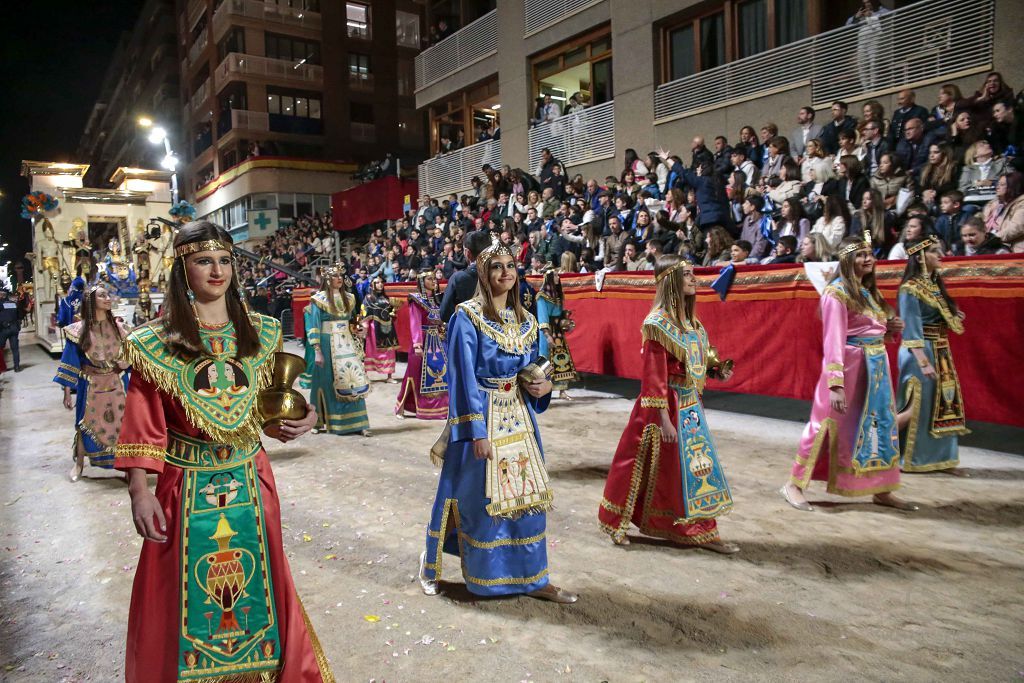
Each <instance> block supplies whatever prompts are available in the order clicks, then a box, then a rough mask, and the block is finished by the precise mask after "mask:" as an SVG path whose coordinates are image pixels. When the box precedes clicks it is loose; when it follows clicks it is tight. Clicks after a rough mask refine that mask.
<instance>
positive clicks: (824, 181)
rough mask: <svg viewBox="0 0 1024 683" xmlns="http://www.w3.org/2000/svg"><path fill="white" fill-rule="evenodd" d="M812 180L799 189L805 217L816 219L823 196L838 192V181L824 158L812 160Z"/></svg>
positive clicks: (819, 212)
mask: <svg viewBox="0 0 1024 683" xmlns="http://www.w3.org/2000/svg"><path fill="white" fill-rule="evenodd" d="M813 174H814V180H813V181H812V182H809V183H805V184H804V186H803V188H802V189H801V191H800V196H801V197H802V199H803V204H804V211H806V212H807V217H808V218H812V219H817V218H818V217H820V216H821V213H822V210H823V207H824V204H825V198H826V197H828V196H830V195H837V196H838V193H839V182H838V181H837V180H836V176H835V173H834V172H833V171H832V164H831V163H829V162H828V161H827V160H825V159H818V160H817V161H815V162H814V172H813Z"/></svg>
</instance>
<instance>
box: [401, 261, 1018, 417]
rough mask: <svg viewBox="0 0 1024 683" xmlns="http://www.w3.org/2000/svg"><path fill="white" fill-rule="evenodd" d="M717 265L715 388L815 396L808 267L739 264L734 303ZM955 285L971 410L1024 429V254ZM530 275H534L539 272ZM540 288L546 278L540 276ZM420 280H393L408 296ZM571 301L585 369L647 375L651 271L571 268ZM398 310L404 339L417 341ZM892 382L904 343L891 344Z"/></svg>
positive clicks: (953, 339) (892, 267) (894, 266)
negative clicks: (596, 272)
mask: <svg viewBox="0 0 1024 683" xmlns="http://www.w3.org/2000/svg"><path fill="white" fill-rule="evenodd" d="M903 268H904V263H903V262H892V263H886V262H883V263H880V264H879V265H878V268H877V279H878V283H879V289H880V290H881V291H882V294H883V295H884V296H885V298H886V299H887V300H888V301H889V302H890V304H893V305H894V306H895V304H896V294H897V290H898V288H899V283H900V280H901V278H902V276H903ZM716 275H717V269H716V268H698V269H697V276H698V279H699V281H700V288H699V290H698V291H699V293H698V305H697V315H698V317H699V318H700V319H701V321H702V322H703V323H704V325H705V327H706V328H707V330H708V335H709V337H710V339H711V342H712V343H713V344H714V345H715V346H716V347H717V348H718V349H719V351H720V352H721V355H722V357H723V358H732V359H734V360H735V361H736V372H735V374H734V375H733V378H732V379H731V380H730V381H729V382H716V381H711V382H710V383H709V388H712V389H720V390H723V391H734V392H739V393H749V394H763V395H767V396H781V397H786V398H797V399H803V400H808V401H809V400H810V399H811V396H812V394H813V391H814V386H815V383H816V382H817V380H818V374H819V373H820V371H821V319H820V318H819V316H818V299H819V297H818V293H817V292H816V291H815V289H814V286H813V285H812V284H811V282H810V280H808V279H807V276H806V275H805V274H804V270H803V267H802V266H740V267H739V268H737V273H736V279H735V281H734V282H733V285H732V288H731V289H730V290H729V296H728V299H727V300H726V301H720V300H719V298H718V295H717V294H716V293H715V292H714V291H712V290H711V289H709V285H710V284H711V282H712V280H714V278H715V276H716ZM943 277H944V278H945V281H946V286H947V289H948V290H949V292H950V294H951V295H952V296H953V297H954V298H955V299H956V301H957V303H958V304H959V306H960V308H961V309H962V310H963V311H964V313H966V314H967V319H966V321H965V327H966V330H965V332H964V334H963V335H951V336H950V346H951V348H952V350H953V355H954V358H955V359H956V365H957V371H958V372H959V374H960V381H961V384H962V386H963V393H964V402H965V404H966V408H967V417H968V418H969V419H972V420H983V421H986V422H996V423H1000V424H1007V425H1013V426H1017V427H1024V411H1021V410H1020V406H1022V405H1024V383H1022V382H1020V381H1019V380H1018V378H1019V377H1021V376H1024V359H1022V358H1021V356H1020V353H1019V349H1020V345H1021V340H1022V339H1024V257H1021V256H1017V255H1007V256H989V257H975V258H970V259H962V258H949V259H945V260H944V262H943ZM531 280H532V279H531ZM533 284H534V286H535V287H536V286H537V285H539V282H533ZM412 287H413V285H410V284H396V285H388V289H387V291H388V294H389V295H390V296H391V297H392V298H393V299H394V300H395V301H396V304H397V303H398V302H399V301H404V299H405V295H406V294H407V293H408V292H409V291H411V290H412ZM562 288H563V290H564V292H565V298H566V308H567V309H569V310H571V311H572V312H573V319H574V320H575V321H576V329H575V331H573V332H572V333H570V334H569V335H568V336H567V340H568V342H569V348H570V349H571V351H572V355H573V359H574V360H575V361H576V367H577V368H579V369H580V370H582V371H584V372H592V373H597V374H604V375H617V376H620V377H629V378H633V379H637V378H639V377H640V370H641V366H640V346H641V339H640V324H641V323H642V322H643V319H644V317H645V316H646V315H647V313H648V311H649V310H650V307H651V301H652V300H653V298H654V277H653V273H649V272H648V273H613V274H609V275H608V276H607V277H606V278H605V282H604V286H603V288H602V291H600V292H598V291H597V290H596V288H595V287H594V276H593V275H564V276H562ZM404 308H405V306H404V305H403V306H402V308H401V309H400V310H399V313H398V315H399V323H398V324H399V327H398V329H399V339H400V340H401V342H402V348H403V349H405V348H407V345H408V341H409V336H408V335H409V333H408V329H406V328H407V327H408V321H407V317H406V316H405V311H404ZM888 348H889V354H890V360H891V362H892V368H893V375H894V380H895V379H896V377H895V375H896V368H897V365H896V352H897V350H898V345H896V344H892V345H889V347H888Z"/></svg>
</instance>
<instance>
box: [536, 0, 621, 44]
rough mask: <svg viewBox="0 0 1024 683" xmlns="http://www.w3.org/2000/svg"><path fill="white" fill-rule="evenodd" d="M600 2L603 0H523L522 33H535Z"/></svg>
mask: <svg viewBox="0 0 1024 683" xmlns="http://www.w3.org/2000/svg"><path fill="white" fill-rule="evenodd" d="M601 2H604V0H524V2H523V11H524V17H523V18H524V22H523V23H524V31H523V35H525V36H529V35H532V34H534V33H537V32H538V31H540V30H541V29H545V28H547V27H548V26H551V25H553V24H557V23H558V22H560V21H562V20H563V19H566V18H567V17H571V16H572V15H574V14H576V13H577V12H582V11H583V10H585V9H587V8H588V7H590V6H591V5H597V4H599V3H601Z"/></svg>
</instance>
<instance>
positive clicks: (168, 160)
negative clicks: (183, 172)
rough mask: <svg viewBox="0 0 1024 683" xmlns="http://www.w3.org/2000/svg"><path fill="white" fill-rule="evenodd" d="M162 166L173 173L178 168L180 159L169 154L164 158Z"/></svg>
mask: <svg viewBox="0 0 1024 683" xmlns="http://www.w3.org/2000/svg"><path fill="white" fill-rule="evenodd" d="M160 165H161V166H163V167H164V168H166V169H167V170H168V171H171V172H173V171H174V169H176V168H177V167H178V157H176V156H174V155H173V154H168V155H167V156H165V157H164V158H163V161H161V162H160Z"/></svg>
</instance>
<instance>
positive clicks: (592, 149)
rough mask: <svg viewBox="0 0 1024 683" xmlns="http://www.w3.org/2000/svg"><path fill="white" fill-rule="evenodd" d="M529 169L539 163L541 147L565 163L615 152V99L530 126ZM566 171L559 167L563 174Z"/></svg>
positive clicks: (531, 170) (604, 157) (604, 156)
mask: <svg viewBox="0 0 1024 683" xmlns="http://www.w3.org/2000/svg"><path fill="white" fill-rule="evenodd" d="M529 140H530V172H531V173H532V172H533V171H536V170H537V168H538V167H540V164H541V150H542V149H544V148H545V147H546V148H548V149H550V150H551V154H553V155H554V156H555V158H557V159H559V160H560V161H561V162H562V163H563V164H565V166H576V165H579V164H585V163H588V162H591V161H597V160H599V159H607V158H609V157H614V156H615V102H614V101H612V102H605V103H604V104H599V105H597V106H595V107H590V108H588V109H584V110H583V111H581V112H578V113H575V114H566V115H565V116H560V117H558V118H557V119H555V120H554V121H548V122H545V123H541V124H538V125H536V126H534V127H533V128H531V129H530V133H529ZM567 171H568V169H567V168H563V169H562V173H563V175H565V174H566V172H567Z"/></svg>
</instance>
